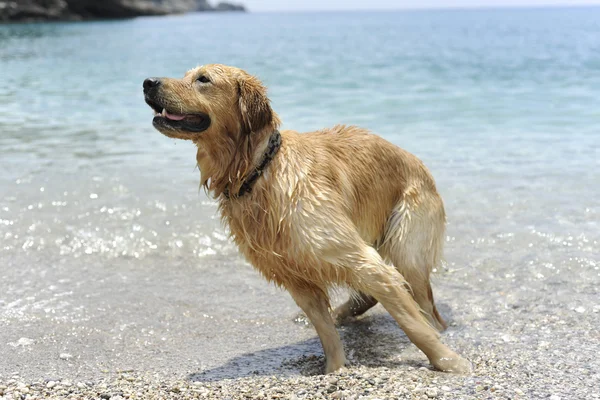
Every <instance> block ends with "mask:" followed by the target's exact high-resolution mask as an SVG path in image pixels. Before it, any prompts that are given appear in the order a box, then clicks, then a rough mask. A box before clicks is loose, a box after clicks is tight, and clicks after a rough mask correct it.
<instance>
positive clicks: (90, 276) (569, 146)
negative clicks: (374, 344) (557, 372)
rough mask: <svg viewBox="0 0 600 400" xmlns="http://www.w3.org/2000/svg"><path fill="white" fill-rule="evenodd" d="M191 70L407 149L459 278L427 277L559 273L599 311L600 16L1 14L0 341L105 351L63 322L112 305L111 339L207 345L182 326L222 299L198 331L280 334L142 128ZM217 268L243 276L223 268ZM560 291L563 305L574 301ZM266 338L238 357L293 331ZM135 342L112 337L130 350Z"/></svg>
mask: <svg viewBox="0 0 600 400" xmlns="http://www.w3.org/2000/svg"><path fill="white" fill-rule="evenodd" d="M207 63H223V64H231V65H235V66H238V67H241V68H243V69H246V70H247V71H249V72H250V73H252V74H255V75H257V76H258V77H260V78H261V79H262V80H263V81H264V83H265V84H266V85H267V86H268V87H269V94H270V98H271V100H272V105H273V107H274V109H275V110H276V111H277V112H278V113H279V115H280V117H281V118H282V120H283V128H284V129H285V128H289V129H295V130H299V131H309V130H315V129H320V128H323V127H327V126H332V125H334V124H338V123H345V124H357V125H361V126H363V127H366V128H369V129H371V130H372V131H373V132H376V133H377V134H380V135H382V136H383V137H385V138H387V139H388V140H390V141H392V142H393V143H395V144H397V145H399V146H401V147H403V148H405V149H407V150H408V151H411V152H413V153H414V154H416V155H417V156H419V157H420V158H421V159H422V160H423V161H424V162H425V163H426V165H427V166H428V167H429V168H430V169H431V170H432V172H433V174H434V176H435V178H436V181H437V184H438V187H439V190H440V192H441V193H442V195H443V197H444V200H445V203H446V209H447V213H448V221H449V225H448V237H447V246H446V248H447V249H446V258H447V261H448V264H447V265H446V269H447V270H449V271H454V275H452V274H451V273H450V274H448V275H449V277H446V278H445V277H443V276H442V277H441V278H440V285H442V288H443V287H444V286H443V285H444V284H443V282H454V283H451V284H450V286H448V287H455V288H458V287H460V283H459V282H460V279H459V280H458V281H453V280H452V279H458V278H456V277H459V276H461V275H460V274H466V273H467V272H465V271H474V272H469V273H472V274H474V275H469V278H468V279H472V280H477V279H482V281H485V279H486V278H490V277H493V278H494V279H498V282H502V283H498V285H500V286H501V285H505V286H506V287H511V285H513V286H515V287H516V286H519V285H525V286H527V288H528V289H527V290H526V291H525V292H527V293H530V294H531V295H533V293H543V291H544V290H549V289H548V288H550V289H552V288H554V289H552V290H556V291H557V293H559V292H560V288H561V287H562V284H563V283H564V282H565V281H566V280H567V279H569V280H572V279H574V280H575V281H574V282H577V283H578V284H579V286H578V287H579V288H580V289H578V290H580V291H579V292H578V293H580V296H583V297H579V299H580V300H578V301H583V299H588V300H589V301H590V302H591V303H590V304H597V298H596V300H594V297H593V293H594V290H593V288H594V287H596V286H595V285H596V284H597V283H598V282H599V276H600V271H599V268H600V8H555V9H519V10H517V9H498V10H472V11H469V10H454V11H435V10H432V11H390V12H331V13H290V14H277V13H264V14H261V13H256V14H253V13H249V14H212V13H211V14H203V13H199V14H189V15H177V16H168V17H148V18H137V19H131V20H122V21H97V22H83V23H40V24H11V25H2V26H0V269H1V270H2V275H3V279H2V280H1V281H0V324H2V325H0V326H1V327H2V329H0V332H2V333H0V339H2V340H0V342H1V343H0V344H4V343H5V342H9V341H11V342H12V341H13V340H16V339H18V338H19V337H20V336H23V335H25V334H23V333H21V331H20V329H21V328H20V327H21V325H19V324H17V323H15V321H29V322H28V323H31V324H32V325H31V327H30V328H29V329H31V330H33V331H34V332H35V331H36V330H37V331H46V330H47V331H50V332H53V333H54V335H55V336H54V337H61V336H60V333H61V332H63V330H64V331H65V332H66V331H69V332H79V334H80V335H84V336H85V335H88V336H89V335H91V336H93V335H98V336H94V338H95V339H94V340H96V342H95V343H97V344H98V346H99V348H103V346H105V347H106V348H109V347H111V346H113V347H114V346H115V344H114V343H113V342H112V341H111V340H112V339H106V338H107V337H108V336H110V335H112V333H111V334H106V335H108V336H106V337H105V336H102V335H103V333H98V332H104V331H102V329H103V328H98V329H99V330H96V331H94V330H93V329H92V330H86V331H85V332H84V331H79V330H78V329H79V328H78V327H80V326H81V324H84V325H85V324H86V323H88V324H91V325H93V326H101V327H102V326H108V327H109V328H107V329H113V328H114V327H116V326H121V325H119V321H120V320H119V318H118V317H116V315H119V312H121V313H134V314H135V313H138V314H135V315H133V314H131V315H130V317H128V318H130V319H128V321H130V320H133V321H136V322H135V324H133V326H132V325H127V324H128V323H129V322H127V323H125V328H123V329H124V330H125V332H128V329H130V330H135V332H137V333H136V334H137V335H138V336H142V337H144V338H146V336H147V338H146V339H147V341H148V343H150V344H148V345H147V346H150V347H152V345H153V344H152V343H155V344H156V343H159V344H160V345H161V346H167V347H168V346H169V345H171V346H172V347H171V349H172V350H173V351H176V350H175V349H176V348H180V347H182V346H183V347H184V348H185V346H186V345H189V348H190V349H192V348H193V349H195V348H196V347H194V346H200V348H201V349H203V350H202V351H204V352H210V348H213V347H215V346H216V345H215V344H214V341H219V340H224V341H225V339H222V338H221V337H220V336H219V335H214V338H213V339H212V340H213V342H210V343H212V344H210V346H209V345H206V346H205V347H202V346H203V345H202V344H198V342H197V341H196V339H195V336H194V334H192V333H189V335H187V334H186V333H185V332H192V331H194V332H195V329H200V330H202V329H206V330H207V331H210V330H211V329H217V328H211V327H209V325H206V326H205V327H204V328H202V326H204V325H198V324H200V322H198V321H199V320H203V319H202V318H204V317H202V315H205V316H206V315H209V314H210V313H209V312H208V311H206V312H205V311H203V310H204V308H203V307H206V308H207V309H212V310H214V309H220V312H218V313H214V314H210V315H212V316H213V317H214V318H215V319H214V320H212V322H211V324H213V325H210V326H220V327H221V328H223V329H228V330H229V331H231V330H235V329H238V328H234V327H232V326H229V325H227V323H228V321H231V320H233V319H234V318H238V320H239V321H240V322H239V325H235V326H240V328H239V329H240V330H246V329H247V327H248V326H256V324H260V323H259V322H260V321H262V322H261V323H262V324H263V325H264V324H266V325H269V324H271V326H275V327H280V328H281V330H280V331H285V329H286V328H284V327H283V325H282V324H283V322H275V321H279V318H280V317H281V314H282V311H281V310H276V309H273V310H269V311H265V310H262V311H261V312H262V314H258V311H256V312H257V314H254V313H253V311H252V310H248V307H247V305H248V304H252V303H253V302H257V301H259V300H256V299H261V295H263V294H264V295H265V296H266V294H265V293H268V295H269V296H271V295H272V293H274V290H275V289H272V288H271V287H269V286H267V285H266V284H264V286H263V283H262V281H261V279H260V277H259V276H258V274H255V273H254V272H253V271H252V270H251V269H250V267H248V266H247V265H244V264H242V261H241V259H240V257H239V255H238V253H237V250H236V249H235V248H234V247H233V245H232V244H231V243H230V242H229V240H228V238H227V232H226V230H225V229H224V228H223V227H222V226H221V225H220V221H219V219H218V217H217V214H216V206H215V204H214V202H213V201H212V200H211V199H210V198H209V197H207V196H206V195H205V193H204V192H203V191H201V190H200V189H199V188H198V182H199V173H198V171H197V170H196V169H195V148H194V146H193V145H192V144H190V143H187V142H176V141H174V140H172V139H168V138H166V137H164V136H162V135H161V134H159V133H158V132H157V131H155V130H154V129H153V128H152V124H151V119H152V112H151V110H150V109H149V107H148V106H147V105H146V104H145V103H144V101H143V96H142V81H143V80H144V79H145V78H146V77H150V76H182V75H183V74H184V73H185V71H186V70H188V69H190V68H192V67H194V66H196V65H200V64H207ZM233 270H234V271H236V274H237V275H235V276H238V277H243V282H238V283H239V284H237V283H235V282H237V281H230V279H233V278H231V276H232V275H231V274H229V273H228V272H223V271H233ZM218 271H221V272H218ZM241 271H244V272H241ZM452 277H455V278H452ZM238 279H239V278H238ZM446 279H448V280H446ZM490 279H491V278H490ZM211 282H212V283H211ZM215 282H219V285H220V286H219V285H217V284H216V283H215ZM232 282H234V283H232ZM570 282H573V281H570ZM451 285H456V286H451ZM198 287H201V288H202V289H201V290H200V292H197V290H199V289H198ZM448 287H446V289H441V290H442V293H444V292H443V290H447V291H451V290H453V289H449V288H448ZM538 290H539V292H537V291H538ZM224 292H226V293H235V294H236V296H233V297H231V296H228V295H227V296H224V295H223V293H224ZM57 293H63V295H61V296H58V297H56V296H55V295H56V294H57ZM486 293H489V292H486ZM446 294H447V293H446ZM486 295H487V294H484V293H483V292H482V293H479V294H478V295H476V294H474V293H471V294H470V295H469V297H468V299H471V300H467V299H466V298H465V299H463V300H461V301H464V303H461V304H462V305H465V307H467V308H466V309H468V307H471V306H473V307H474V306H475V305H476V302H477V299H478V297H477V296H486ZM278 296H279V295H278ZM282 296H283V295H282ZM441 296H442V297H444V294H442V295H441ZM585 296H588V297H585ZM140 298H143V300H140ZM282 298H283V297H282ZM445 298H446V299H448V296H447V295H446V296H445ZM480 298H481V297H480ZM189 299H196V300H195V301H198V302H200V303H198V304H196V303H190V302H189V301H190V300H189ZM569 299H570V298H569V297H567V298H566V300H565V307H569V306H573V307H576V306H577V305H578V304H579V303H577V304H575V303H573V304H571V303H569V301H570V300H569ZM286 301H288V302H287V303H281V304H284V305H282V306H281V307H284V308H285V311H284V312H285V313H288V314H290V315H291V314H292V313H293V312H294V311H293V310H295V307H294V306H293V304H292V303H291V301H290V300H286ZM206 302H208V303H206ZM125 303H127V304H131V305H135V306H132V307H133V309H134V310H137V311H131V309H130V308H128V309H127V311H126V310H125V308H124V307H122V306H121V305H122V304H125ZM190 304H191V305H190ZM207 304H210V307H209V306H208V305H207ZM181 307H183V308H185V307H190V309H191V310H193V311H192V314H194V313H197V315H198V316H199V317H198V318H195V319H193V321H192V320H190V321H189V322H186V321H187V320H185V321H183V322H182V321H179V320H177V321H179V322H178V323H179V325H177V329H179V330H180V331H179V332H184V333H181V336H178V337H177V338H176V340H175V339H174V341H173V342H169V340H170V339H169V340H167V341H166V342H163V343H162V344H161V342H160V340H159V339H156V340H155V339H152V338H151V335H150V334H149V333H148V332H150V331H153V332H162V333H157V335H161V334H163V335H164V336H165V337H167V338H169V334H167V333H165V332H166V331H167V330H168V329H167V328H165V325H163V324H159V323H155V322H153V321H154V319H153V318H154V317H155V316H156V315H159V316H161V318H162V317H165V315H170V314H169V313H171V312H173V313H175V314H177V313H178V312H179V311H181V310H180V308H181ZM590 307H592V306H590ZM588 308H589V307H588ZM466 309H464V310H463V311H462V312H464V313H465V315H467V314H466V313H467V311H466ZM590 309H591V308H590ZM44 310H50V311H44ZM101 310H104V311H101ZM240 310H245V311H244V312H243V315H244V316H243V317H239V316H238V317H234V315H236V313H237V312H239V311H240ZM48 313H50V314H48ZM155 313H156V315H155ZM456 313H457V314H456V316H457V318H461V315H463V314H460V313H461V307H456ZM127 315H129V314H127ZM177 315H180V314H177ZM194 315H196V314H194ZM286 315H287V314H286ZM468 315H471V314H468ZM165 318H166V317H165ZM207 318H208V317H207ZM211 318H212V317H211ZM228 318H229V319H228ZM244 318H245V319H244ZM465 318H466V317H465ZM482 318H484V317H482ZM100 320H101V321H102V323H100V322H98V321H100ZM165 320H168V318H167V319H161V321H163V322H164V321H165ZM238 320H236V322H237V321H238ZM52 321H59V322H60V323H57V324H54V322H52ZM82 321H83V322H82ZM85 321H88V322H85ZM90 321H91V322H90ZM94 321H96V322H94ZM107 321H108V322H107ZM244 321H246V322H244ZM257 321H259V322H257ZM245 323H247V325H244V324H245ZM104 324H106V325H104ZM215 324H216V325H215ZM219 324H221V325H219ZM278 324H279V325H278ZM167 325H168V324H167ZM71 328H72V329H73V330H72V331H70V330H69V329H71ZM82 329H83V328H82ZM165 329H166V330H165ZM173 329H175V328H173ZM219 329H220V328H219ZM121 332H122V331H121ZM140 332H141V333H140ZM273 332H275V331H267V332H263V333H256V335H259V334H264V335H267V336H268V335H271V336H268V337H263V338H262V339H261V340H256V341H250V342H243V340H242V341H241V342H240V343H238V350H239V348H243V349H245V350H246V349H248V351H249V350H251V349H253V348H254V347H256V346H259V344H258V343H261V342H263V343H264V342H265V339H266V341H267V342H269V341H272V343H279V342H281V341H285V340H287V339H285V338H283V339H282V338H281V337H278V336H277V335H276V334H275V333H273ZM117 333H118V332H117ZM2 335H4V336H2ZM28 335H29V336H31V335H33V334H28ZM57 335H58V336H57ZM115 335H116V334H115ZM123 335H125V336H126V334H125V333H124V334H123ZM305 335H308V337H311V335H313V333H311V332H308V333H306V334H305ZM29 336H28V337H29ZM42 336H43V335H42ZM156 337H158V336H156ZM103 338H104V339H103ZM111 338H112V336H111ZM115 340H116V339H115ZM153 340H155V341H154V342H153ZM240 340H241V339H240ZM142 342H143V341H142ZM142 342H139V341H133V340H131V341H129V342H128V341H127V340H126V339H122V340H121V341H120V342H118V343H120V345H122V346H124V348H125V349H126V351H127V352H129V354H138V353H139V354H140V355H143V354H146V353H145V351H146V350H147V349H146V348H145V347H144V346H145V345H143V344H140V343H142ZM39 343H44V339H40V342H39ZM61 343H62V342H61ZM65 343H66V342H65ZM69 343H70V342H69ZM123 343H124V344H123ZM169 343H171V344H169ZM219 343H220V342H219ZM136 346H137V347H136ZM156 346H158V344H156ZM232 346H233V347H232ZM253 346H254V347H253ZM220 348H221V349H223V348H225V349H231V348H233V350H230V351H231V352H235V351H236V350H235V349H236V348H235V345H231V343H229V342H228V343H223V344H222V346H220ZM11 351H12V350H11ZM81 351H82V352H83V353H85V351H84V350H81ZM124 351H125V350H124ZM190 351H191V350H190ZM198 351H200V350H198ZM227 351H229V350H227ZM227 351H226V350H223V352H222V353H219V355H218V356H216V355H215V356H214V357H215V358H213V359H212V360H213V361H214V360H217V361H218V360H219V357H224V358H227V357H228V356H231V355H232V354H233V353H227ZM136 352H137V353H136ZM24 354H25V353H24ZM203 354H204V353H203ZM206 354H208V353H206ZM22 356H23V357H27V355H22ZM140 357H141V358H140V360H141V361H140V360H137V361H136V362H139V363H140V365H142V364H144V363H146V364H144V365H150V364H151V363H152V361H153V360H149V359H145V358H144V357H142V356H140ZM192 358H193V357H192ZM165 359H167V360H168V357H166V358H165ZM213 361H211V362H213ZM217 361H214V363H217ZM107 362H108V361H107ZM177 362H181V361H177ZM165 363H168V362H167V361H165ZM174 363H175V362H174ZM208 363H209V364H210V362H208ZM217 364H218V363H217ZM211 365H212V364H211ZM65 368H66V367H65Z"/></svg>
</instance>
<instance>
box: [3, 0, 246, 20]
mask: <svg viewBox="0 0 600 400" xmlns="http://www.w3.org/2000/svg"><path fill="white" fill-rule="evenodd" d="M191 11H245V9H244V6H241V5H236V4H231V3H219V4H218V5H216V6H212V5H211V4H209V3H208V1H207V0H100V1H99V0H8V1H7V0H0V22H8V21H48V20H50V21H57V20H82V19H104V18H131V17H136V16H140V15H164V14H174V13H185V12H191Z"/></svg>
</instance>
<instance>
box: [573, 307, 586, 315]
mask: <svg viewBox="0 0 600 400" xmlns="http://www.w3.org/2000/svg"><path fill="white" fill-rule="evenodd" d="M575 311H577V312H578V313H580V314H582V313H584V312H585V307H581V306H579V307H577V308H576V309H575Z"/></svg>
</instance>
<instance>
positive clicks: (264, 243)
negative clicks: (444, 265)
mask: <svg viewBox="0 0 600 400" xmlns="http://www.w3.org/2000/svg"><path fill="white" fill-rule="evenodd" d="M200 76H203V77H206V79H209V81H210V82H209V83H199V81H198V77H200ZM158 97H159V98H160V101H161V102H162V104H165V105H166V107H169V109H171V110H177V111H178V112H180V113H181V114H186V113H194V112H203V113H206V114H208V115H210V118H211V121H212V122H211V125H210V127H209V128H208V129H206V130H205V131H203V132H200V133H194V132H186V131H183V130H178V129H169V128H165V127H161V128H158V129H159V130H160V131H161V132H162V133H164V134H165V135H167V136H170V137H176V138H181V139H188V140H192V141H193V142H194V143H195V144H196V145H197V147H198V152H197V163H198V166H199V169H200V171H201V183H202V185H204V187H205V188H206V189H207V190H208V191H209V192H211V193H212V194H213V195H214V196H215V197H216V198H217V199H218V201H219V209H220V213H221V216H222V218H223V220H224V221H225V222H226V223H227V225H228V226H229V228H230V230H231V236H232V238H233V240H234V241H235V243H236V244H237V246H238V247H239V249H240V251H241V252H242V253H243V254H244V256H245V257H246V258H247V260H248V261H249V262H250V263H251V264H252V265H253V266H254V267H255V268H256V269H257V270H258V271H260V273H261V274H262V275H263V276H264V277H265V278H266V279H267V280H269V281H272V282H275V283H276V284H277V285H279V286H281V287H284V288H285V289H287V290H288V291H289V293H290V294H291V295H292V297H293V298H294V300H295V301H296V303H297V304H298V306H300V308H301V309H302V310H303V311H304V312H305V313H306V315H307V316H308V318H309V319H310V321H311V322H312V324H313V325H314V327H315V329H316V331H317V333H318V335H319V338H320V339H321V343H322V345H323V349H324V352H325V356H326V360H327V361H326V371H327V372H331V371H335V370H337V369H338V368H340V367H342V366H344V364H345V362H346V358H345V355H344V350H343V347H342V344H341V341H340V338H339V335H338V333H337V331H336V329H335V325H334V323H335V322H342V321H343V320H344V319H346V318H348V317H351V316H356V315H360V314H361V313H363V312H365V311H366V310H368V309H369V308H370V307H372V306H373V305H375V304H376V303H377V302H381V304H382V305H383V306H384V307H385V309H386V310H387V311H388V312H389V313H390V314H391V315H392V316H393V317H394V318H395V319H396V321H397V322H398V324H399V325H400V327H401V328H402V329H403V330H404V331H405V332H406V334H407V335H408V337H409V338H410V340H411V341H412V342H413V343H414V344H415V345H417V346H418V347H419V348H420V349H421V350H422V351H423V352H424V353H425V354H426V355H427V357H428V358H429V360H430V362H431V363H432V364H433V365H434V366H435V367H436V368H438V369H440V370H444V371H455V372H466V371H469V370H470V364H469V362H468V361H467V360H465V359H463V358H461V357H460V356H459V355H457V354H456V353H454V352H453V351H452V350H450V349H449V348H448V347H446V346H445V345H444V344H442V342H441V341H440V339H439V335H438V333H437V331H436V330H435V329H434V328H437V329H439V330H443V329H444V328H445V323H444V321H443V320H442V318H441V317H440V315H439V313H438V311H437V310H436V307H435V304H434V302H433V295H432V292H431V286H430V283H429V275H430V273H431V270H432V268H433V267H434V266H436V265H438V263H439V261H440V257H441V254H442V245H443V237H444V226H445V214H444V207H443V203H442V200H441V198H440V196H439V195H438V193H437V191H436V187H435V183H434V180H433V178H432V176H431V175H430V173H429V172H428V170H427V168H426V167H425V166H424V165H423V163H422V162H421V161H420V160H418V159H417V158H416V157H415V156H413V155H412V154H410V153H408V152H406V151H404V150H402V149H400V148H398V147H397V146H395V145H393V144H391V143H389V142H387V141H385V140H384V139H382V138H380V137H378V136H375V135H373V134H370V133H369V132H367V131H366V130H364V129H361V128H357V127H350V126H336V127H334V128H331V129H324V130H320V131H317V132H311V133H305V134H299V133H298V132H295V131H282V132H281V135H282V145H281V149H280V151H279V152H278V153H277V155H276V156H275V158H274V159H273V160H272V162H271V163H270V164H269V165H268V167H267V169H266V170H265V172H264V174H263V175H262V176H261V177H260V178H259V179H258V180H257V182H256V183H255V185H254V187H253V190H252V192H251V193H248V194H245V195H243V196H241V197H238V196H235V193H237V192H238V190H239V188H240V186H241V185H242V184H243V182H244V179H245V177H246V176H247V175H248V174H249V173H251V172H252V171H253V170H254V168H256V166H257V165H258V164H259V163H260V160H261V158H262V155H263V152H264V151H265V148H266V145H267V142H268V139H269V137H270V135H271V134H272V133H273V131H274V130H275V129H277V128H278V127H279V125H280V121H279V118H278V117H277V115H276V114H275V112H274V111H273V110H272V109H271V106H270V103H269V99H268V98H267V95H266V89H265V88H264V86H263V85H262V84H261V83H260V81H259V80H258V79H256V78H255V77H253V76H250V75H248V74H247V73H246V72H244V71H242V70H240V69H238V68H233V67H228V66H223V65H207V66H201V67H198V68H195V69H193V70H191V71H188V73H187V74H186V75H185V77H184V78H183V79H181V80H177V79H168V78H163V79H162V80H161V87H160V91H159V94H158ZM226 190H228V191H229V192H230V193H232V194H234V195H232V196H231V197H230V198H228V197H227V196H225V194H224V193H225V192H226ZM337 285H342V286H347V287H349V288H351V289H352V290H353V291H355V292H356V295H355V296H352V297H351V298H350V300H348V302H347V303H345V304H343V305H342V306H340V307H338V308H337V309H336V310H335V311H334V312H333V316H332V315H331V313H330V304H329V297H328V288H330V287H331V286H337ZM334 320H335V321H334Z"/></svg>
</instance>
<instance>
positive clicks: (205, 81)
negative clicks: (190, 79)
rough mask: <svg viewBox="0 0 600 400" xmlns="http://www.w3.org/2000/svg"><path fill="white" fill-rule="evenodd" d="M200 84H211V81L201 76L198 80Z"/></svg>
mask: <svg viewBox="0 0 600 400" xmlns="http://www.w3.org/2000/svg"><path fill="white" fill-rule="evenodd" d="M196 80H197V81H198V82H202V83H208V82H210V79H208V78H207V77H206V76H205V75H201V76H200V77H199V78H198V79H196Z"/></svg>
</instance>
